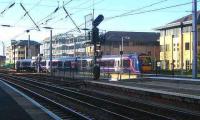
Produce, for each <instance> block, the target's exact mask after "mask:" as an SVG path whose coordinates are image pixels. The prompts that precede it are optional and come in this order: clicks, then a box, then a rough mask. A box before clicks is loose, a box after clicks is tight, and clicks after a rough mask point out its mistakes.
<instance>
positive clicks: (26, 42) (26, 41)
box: [14, 40, 41, 46]
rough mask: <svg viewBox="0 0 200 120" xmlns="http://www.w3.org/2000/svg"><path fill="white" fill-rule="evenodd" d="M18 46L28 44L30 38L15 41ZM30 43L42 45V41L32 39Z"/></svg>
mask: <svg viewBox="0 0 200 120" xmlns="http://www.w3.org/2000/svg"><path fill="white" fill-rule="evenodd" d="M14 44H15V45H16V46H25V45H28V40H19V41H16V42H15V43H14ZM29 44H30V45H41V43H39V42H36V41H33V40H30V43H29Z"/></svg>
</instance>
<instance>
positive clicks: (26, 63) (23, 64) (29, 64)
mask: <svg viewBox="0 0 200 120" xmlns="http://www.w3.org/2000/svg"><path fill="white" fill-rule="evenodd" d="M22 66H31V62H22Z"/></svg>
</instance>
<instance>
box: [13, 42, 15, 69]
mask: <svg viewBox="0 0 200 120" xmlns="http://www.w3.org/2000/svg"><path fill="white" fill-rule="evenodd" d="M13 49H14V69H15V45H14V46H13Z"/></svg>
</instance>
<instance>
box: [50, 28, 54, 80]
mask: <svg viewBox="0 0 200 120" xmlns="http://www.w3.org/2000/svg"><path fill="white" fill-rule="evenodd" d="M50 75H51V76H52V75H53V74H52V30H50Z"/></svg>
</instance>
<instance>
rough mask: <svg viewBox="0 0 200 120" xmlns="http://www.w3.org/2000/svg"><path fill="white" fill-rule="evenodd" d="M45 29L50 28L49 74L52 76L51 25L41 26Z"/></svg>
mask: <svg viewBox="0 0 200 120" xmlns="http://www.w3.org/2000/svg"><path fill="white" fill-rule="evenodd" d="M43 28H45V29H49V30H50V46H49V52H50V54H49V60H50V62H49V63H50V75H51V76H52V75H53V73H52V29H53V28H52V27H43Z"/></svg>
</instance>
